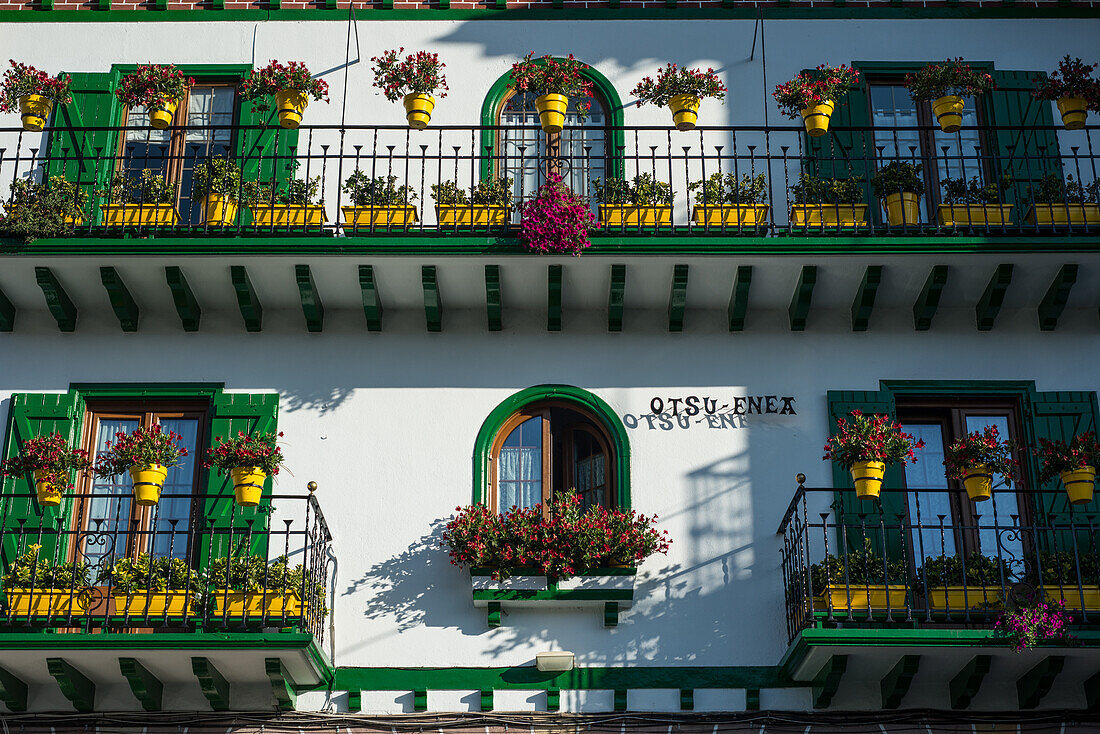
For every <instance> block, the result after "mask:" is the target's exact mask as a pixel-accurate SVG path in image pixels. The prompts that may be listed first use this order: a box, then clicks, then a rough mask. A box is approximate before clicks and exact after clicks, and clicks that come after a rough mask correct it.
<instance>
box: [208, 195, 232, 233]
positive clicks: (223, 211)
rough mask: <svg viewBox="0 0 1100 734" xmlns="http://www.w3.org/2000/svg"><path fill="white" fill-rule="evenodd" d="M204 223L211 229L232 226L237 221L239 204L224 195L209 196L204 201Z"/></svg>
mask: <svg viewBox="0 0 1100 734" xmlns="http://www.w3.org/2000/svg"><path fill="white" fill-rule="evenodd" d="M202 210H203V222H204V223H205V224H208V225H210V226H211V227H226V226H232V225H233V224H235V223H236V219H237V202H235V201H233V200H232V199H230V198H229V197H227V196H224V195H222V194H208V195H207V196H206V197H205V198H203V200H202Z"/></svg>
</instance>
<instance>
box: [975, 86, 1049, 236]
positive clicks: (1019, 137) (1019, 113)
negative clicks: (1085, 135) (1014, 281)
mask: <svg viewBox="0 0 1100 734" xmlns="http://www.w3.org/2000/svg"><path fill="white" fill-rule="evenodd" d="M992 75H993V83H994V85H995V87H996V88H995V89H994V90H993V91H992V92H990V93H989V94H987V95H985V106H986V107H985V110H986V117H987V122H989V123H991V124H992V125H994V126H996V127H1000V128H1004V127H1006V126H1010V127H1012V128H1014V129H1011V130H1006V129H1001V130H996V131H994V133H993V135H992V139H993V142H992V146H993V151H992V152H993V154H994V156H995V158H996V160H997V162H998V166H999V170H998V171H997V176H998V177H1000V176H1001V175H1003V174H1006V173H1007V174H1009V175H1011V176H1012V178H1013V180H1014V181H1015V184H1014V185H1013V186H1012V187H1010V188H1009V190H1008V191H1007V192H1005V203H1008V204H1013V205H1015V206H1016V211H1015V212H1014V216H1015V218H1016V220H1017V221H1019V220H1021V219H1022V218H1023V216H1024V214H1025V212H1024V211H1023V210H1022V207H1024V206H1025V205H1026V201H1027V198H1028V196H1027V190H1028V186H1033V185H1035V183H1036V182H1038V180H1039V179H1041V178H1042V177H1043V176H1044V175H1046V174H1048V173H1056V174H1058V175H1059V176H1060V175H1061V172H1062V165H1061V160H1060V159H1059V152H1058V138H1057V136H1056V134H1055V132H1054V131H1053V129H1051V128H1052V127H1053V125H1054V115H1053V113H1052V112H1051V104H1052V103H1051V102H1047V101H1045V100H1038V99H1035V97H1033V96H1032V94H1031V92H1032V90H1033V89H1035V86H1036V83H1035V81H1034V80H1035V79H1037V78H1042V77H1044V76H1045V74H1043V73H1042V72H1037V71H994V72H992Z"/></svg>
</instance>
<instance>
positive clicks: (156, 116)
mask: <svg viewBox="0 0 1100 734" xmlns="http://www.w3.org/2000/svg"><path fill="white" fill-rule="evenodd" d="M179 103H180V101H179V100H178V99H170V98H165V99H161V100H160V102H158V103H157V104H155V105H153V106H152V107H150V108H149V124H150V125H152V126H153V129H155V130H163V129H164V128H166V127H168V126H169V125H171V124H172V118H173V117H175V116H176V107H178V106H179Z"/></svg>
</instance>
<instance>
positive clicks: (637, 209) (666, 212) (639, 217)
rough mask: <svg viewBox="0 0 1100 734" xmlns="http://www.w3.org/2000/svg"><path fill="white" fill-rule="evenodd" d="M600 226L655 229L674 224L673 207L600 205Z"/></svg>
mask: <svg viewBox="0 0 1100 734" xmlns="http://www.w3.org/2000/svg"><path fill="white" fill-rule="evenodd" d="M599 212H600V224H602V225H604V226H606V227H623V226H626V227H654V226H657V225H661V224H664V225H669V224H671V223H672V207H671V206H667V205H665V206H612V205H608V204H600V208H599Z"/></svg>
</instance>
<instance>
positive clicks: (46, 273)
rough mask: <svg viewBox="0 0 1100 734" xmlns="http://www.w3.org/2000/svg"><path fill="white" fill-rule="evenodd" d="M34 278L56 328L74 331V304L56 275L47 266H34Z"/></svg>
mask: <svg viewBox="0 0 1100 734" xmlns="http://www.w3.org/2000/svg"><path fill="white" fill-rule="evenodd" d="M34 278H35V280H37V281H38V287H39V288H41V289H42V295H43V296H45V297H46V308H48V309H49V310H50V314H52V315H53V318H54V320H55V321H56V322H57V328H58V329H60V330H61V331H65V332H69V331H76V315H77V314H76V306H74V305H73V302H72V299H71V298H69V294H68V293H66V292H65V289H64V288H62V287H61V283H60V282H59V281H58V280H57V276H56V275H54V274H53V271H52V270H50V269H49V268H42V267H36V268H35V269H34Z"/></svg>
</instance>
